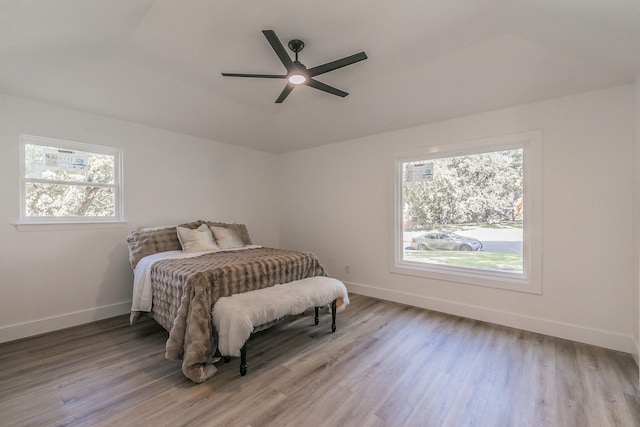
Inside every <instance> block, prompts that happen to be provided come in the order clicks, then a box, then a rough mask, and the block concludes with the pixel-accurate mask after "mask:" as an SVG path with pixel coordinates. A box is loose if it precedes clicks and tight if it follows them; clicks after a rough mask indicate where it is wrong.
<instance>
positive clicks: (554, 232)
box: [280, 85, 638, 352]
mask: <svg viewBox="0 0 640 427" xmlns="http://www.w3.org/2000/svg"><path fill="white" fill-rule="evenodd" d="M434 102H438V101H437V100H434ZM634 102H635V92H634V87H633V86H631V85H630V86H623V87H616V88H612V89H609V90H603V91H598V92H592V93H585V94H580V95H576V96H571V97H566V98H561V99H555V100H550V101H545V102H539V103H535V104H530V105H523V106H519V107H515V108H507V109H503V110H499V111H492V112H487V113H484V114H478V115H473V116H468V117H462V118H457V119H454V120H449V121H445V122H439V123H433V124H429V125H425V126H420V127H415V128H410V129H404V130H401V131H396V132H391V133H386V134H380V135H375V136H371V137H366V138H362V139H357V140H352V141H347V142H343V143H337V144H332V145H328V146H324V147H320V148H316V149H310V150H304V151H299V152H294V153H290V154H286V155H283V156H282V157H281V166H280V167H281V177H280V182H281V214H280V226H281V238H280V243H281V245H282V246H283V247H290V248H307V249H309V250H312V251H314V252H315V253H316V254H317V255H318V256H319V257H320V259H321V260H322V261H323V263H324V264H325V266H326V267H327V268H328V270H329V273H330V274H332V275H333V276H335V277H338V278H341V279H343V280H344V281H345V282H347V283H348V286H349V288H350V290H352V291H355V292H356V293H361V294H367V295H371V296H376V297H382V298H386V299H389V300H395V301H399V302H404V303H407V304H412V305H416V306H421V307H426V308H432V309H435V310H439V311H444V312H449V313H453V314H458V315H463V316H468V317H471V318H476V319H481V320H486V321H490V322H495V323H500V324H504V325H509V326H513V327H517V328H522V329H527V330H532V331H537V332H541V333H545V334H549V335H554V336H559V337H564V338H569V339H573V340H577V341H582V342H587V343H592V344H596V345H600V346H604V347H608V348H613V349H618V350H622V351H627V352H630V351H631V350H632V347H633V334H634V332H633V331H634V328H635V326H634V325H635V323H637V322H638V318H637V315H636V314H635V313H637V307H636V306H637V304H638V298H637V297H636V296H634V295H637V294H634V283H633V277H634V271H633V266H634V243H633V242H634V236H633V232H632V230H633V213H632V210H633V201H632V199H633V192H634V188H633V185H634V166H635V165H634V146H635V139H634V133H635V120H636V117H635V112H634V111H635V110H634ZM532 129H541V130H542V132H543V174H544V177H543V199H544V205H543V279H542V280H543V283H542V290H543V293H542V295H533V294H527V293H521V292H514V291H508V290H501V289H493V288H485V287H479V286H472V285H465V284H461V283H454V282H440V281H437V280H434V279H426V278H419V277H413V276H404V275H398V274H391V273H390V272H389V250H390V248H389V246H390V244H389V242H390V233H391V215H390V212H391V209H390V207H389V205H390V203H391V196H390V191H391V183H390V173H389V168H390V165H391V161H390V157H391V154H392V153H393V152H394V151H402V150H407V149H413V148H418V147H424V146H429V145H440V144H443V143H449V142H459V141H464V140H467V139H475V138H481V137H488V136H495V135H503V134H510V133H516V132H520V131H526V130H532ZM346 264H349V265H350V271H351V272H350V274H346V273H345V265H346Z"/></svg>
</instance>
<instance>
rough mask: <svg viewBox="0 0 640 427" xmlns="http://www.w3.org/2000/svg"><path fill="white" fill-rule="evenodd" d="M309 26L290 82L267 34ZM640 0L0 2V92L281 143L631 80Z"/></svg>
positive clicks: (207, 134)
mask: <svg viewBox="0 0 640 427" xmlns="http://www.w3.org/2000/svg"><path fill="white" fill-rule="evenodd" d="M263 29H273V30H275V31H276V33H277V34H278V36H279V38H280V39H281V41H282V43H283V44H284V45H285V46H286V44H287V42H288V41H289V40H290V39H293V38H300V39H302V40H303V41H304V42H305V44H306V47H305V50H304V51H303V52H301V54H300V60H301V62H303V63H304V64H305V65H306V66H307V67H313V66H316V65H319V64H322V63H325V62H328V61H332V60H335V59H338V58H342V57H344V56H348V55H351V54H353V53H357V52H360V51H365V52H366V53H367V55H368V56H369V59H368V60H366V61H362V62H359V63H357V64H353V65H351V66H349V67H345V68H342V69H339V70H335V71H332V72H330V73H327V74H324V75H322V76H319V77H318V78H317V79H318V80H320V81H322V82H324V83H327V84H330V85H332V86H335V87H337V88H339V89H342V90H345V91H347V92H349V93H350V95H349V96H348V97H346V98H339V97H336V96H333V95H329V94H326V93H324V92H320V91H317V90H315V89H312V88H309V87H298V88H296V89H295V90H294V91H293V92H292V93H291V95H289V97H288V98H287V99H286V101H285V102H284V103H283V104H275V103H274V101H275V99H276V98H277V97H278V95H279V94H280V91H281V90H282V88H283V87H284V85H285V82H284V80H276V79H248V78H247V79H240V78H229V77H222V76H221V75H220V73H221V72H223V71H225V72H240V73H267V74H271V73H275V74H284V67H283V66H282V64H281V63H280V62H279V60H278V58H277V56H276V55H275V53H274V52H273V50H272V49H271V47H270V46H269V44H268V42H267V41H266V39H265V38H264V36H263V35H262V32H261V30H263ZM636 76H640V1H639V0H446V1H444V0H398V1H384V0H349V1H345V0H323V1H316V2H308V1H299V0H270V1H268V2H266V1H264V0H217V1H212V0H155V1H153V0H109V1H105V0H0V92H5V93H8V94H13V95H18V96H23V97H27V98H31V99H35V100H39V101H43V102H48V103H52V104H56V105H61V106H65V107H69V108H74V109H79V110H83V111H89V112H93V113H97V114H102V115H105V116H109V117H115V118H119V119H124V120H129V121H133V122H137V123H142V124H146V125H150V126H156V127H160V128H165V129H169V130H173V131H177V132H182V133H185V134H190V135H196V136H200V137H204V138H208V139H211V140H215V141H219V142H225V143H230V144H238V145H242V146H246V147H252V148H256V149H259V150H264V151H269V152H273V153H283V152H289V151H294V150H299V149H304V148H309V147H314V146H318V145H323V144H328V143H332V142H337V141H342V140H347V139H352V138H357V137H362V136H366V135H371V134H376V133H380V132H384V131H389V130H394V129H399V128H404V127H408V126H414V125H419V124H424V123H429V122H433V121H436V120H442V119H447V118H451V117H457V116H461V115H466V114H473V113H478V112H481V111H487V110H491V109H495V108H500V107H506V106H512V105H518V104H523V103H528V102H533V101H537V100H541V99H547V98H552V97H558V96H564V95H569V94H574V93H579V92H584V91H588V90H594V89H600V88H606V87H611V86H614V85H619V84H625V83H631V82H633V81H634V79H635V77H636Z"/></svg>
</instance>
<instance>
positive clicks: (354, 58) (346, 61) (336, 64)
mask: <svg viewBox="0 0 640 427" xmlns="http://www.w3.org/2000/svg"><path fill="white" fill-rule="evenodd" d="M365 59H367V54H366V53H364V52H360V53H356V54H353V55H351V56H347V57H345V58H342V59H337V60H335V61H331V62H327V63H326V64H322V65H318V66H317V67H313V68H309V69H308V70H307V72H308V73H309V75H310V76H311V77H315V76H319V75H320V74H324V73H328V72H329V71H333V70H337V69H338V68H342V67H346V66H347V65H351V64H354V63H356V62H359V61H363V60H365Z"/></svg>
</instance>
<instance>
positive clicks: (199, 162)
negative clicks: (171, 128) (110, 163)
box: [0, 95, 279, 342]
mask: <svg viewBox="0 0 640 427" xmlns="http://www.w3.org/2000/svg"><path fill="white" fill-rule="evenodd" d="M215 119H216V118H215V117H212V118H211V120H215ZM21 133H25V134H31V135H38V136H46V137H51V138H61V139H66V140H71V141H78V142H84V143H90V144H98V145H107V146H115V147H121V148H123V149H124V208H125V218H126V220H127V223H126V225H124V226H123V227H119V228H91V229H82V230H68V229H67V230H51V231H18V230H17V229H16V227H15V225H14V224H15V223H16V222H17V220H18V218H19V206H18V200H19V186H18V178H19V176H18V150H19V135H20V134H21ZM0 148H1V149H2V156H0V203H1V204H0V219H1V223H0V242H2V245H0V342H2V341H8V340H12V339H16V338H20V337H23V336H28V335H33V334H36V333H41V332H46V331H49V330H54V329H58V328H62V327H67V326H71V325H75V324H79V323H84V322H89V321H92V320H96V319H99V318H104V317H109V316H114V315H117V314H122V313H127V312H128V310H129V308H130V300H131V286H132V280H133V275H132V272H131V268H130V266H129V263H128V258H127V257H128V252H127V247H126V242H125V237H126V235H127V234H128V233H129V231H131V230H133V229H135V228H137V227H139V226H143V225H159V224H175V223H178V222H185V221H190V220H195V219H209V220H218V221H227V222H242V223H246V224H247V226H248V228H249V231H250V233H251V236H252V238H253V240H254V242H255V243H259V244H263V245H269V246H278V239H279V230H278V209H279V207H278V194H279V193H278V175H277V157H276V156H275V155H271V154H267V153H263V152H259V151H255V150H249V149H244V148H239V147H235V146H231V145H227V144H221V143H216V142H212V141H209V140H204V139H198V138H194V137H190V136H186V135H181V134H177V133H172V132H168V131H164V130H160V129H155V128H150V127H145V126H140V125H136V124H132V123H128V122H123V121H119V120H113V119H110V118H106V117H102V116H96V115H92V114H87V113H81V112H77V111H72V110H68V109H63V108H59V107H55V106H51V105H46V104H42V103H37V102H32V101H29V100H25V99H21V98H16V97H12V96H8V95H0Z"/></svg>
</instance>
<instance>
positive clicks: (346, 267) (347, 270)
mask: <svg viewBox="0 0 640 427" xmlns="http://www.w3.org/2000/svg"><path fill="white" fill-rule="evenodd" d="M344 272H345V273H347V274H349V273H351V267H350V266H349V264H347V265H345V266H344Z"/></svg>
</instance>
